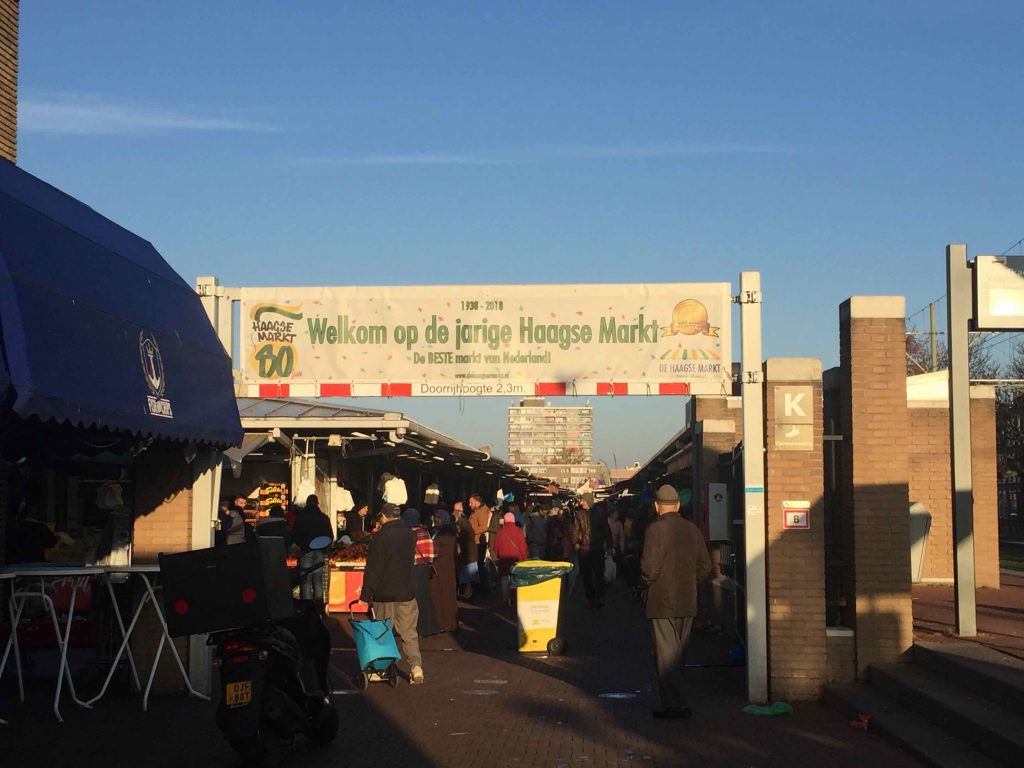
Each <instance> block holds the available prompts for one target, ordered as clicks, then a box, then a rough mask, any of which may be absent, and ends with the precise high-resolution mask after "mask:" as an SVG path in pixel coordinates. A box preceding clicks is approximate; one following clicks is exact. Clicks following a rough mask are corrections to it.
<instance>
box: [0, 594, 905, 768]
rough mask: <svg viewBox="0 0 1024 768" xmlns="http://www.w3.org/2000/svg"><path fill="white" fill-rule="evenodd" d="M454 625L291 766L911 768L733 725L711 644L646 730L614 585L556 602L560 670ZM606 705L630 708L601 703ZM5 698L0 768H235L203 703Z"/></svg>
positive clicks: (789, 730) (350, 660)
mask: <svg viewBox="0 0 1024 768" xmlns="http://www.w3.org/2000/svg"><path fill="white" fill-rule="evenodd" d="M581 591H582V588H580V592H581ZM460 613H461V619H462V621H463V626H462V627H461V628H460V630H459V631H458V632H457V633H454V634H453V635H450V636H449V635H440V636H436V637H431V638H426V639H424V640H423V652H424V668H425V672H426V684H425V685H423V686H410V685H408V684H406V683H405V682H402V683H401V684H400V685H399V687H398V688H397V689H392V688H390V687H388V686H387V685H384V684H383V683H372V684H371V685H370V688H369V690H367V691H366V692H355V691H351V692H349V693H346V694H342V695H339V696H338V697H337V706H338V708H339V712H340V713H341V715H342V718H343V725H342V730H341V734H340V736H339V738H338V740H337V741H336V742H335V743H334V744H333V745H331V746H330V747H327V748H323V749H316V748H313V747H312V746H310V745H309V744H307V743H306V742H304V741H302V740H301V739H300V740H299V741H298V742H297V744H296V746H295V747H294V748H293V749H292V751H291V753H290V755H289V759H288V762H287V765H290V766H310V768H316V767H318V766H324V767H325V768H326V767H327V766H352V768H358V767H360V766H367V768H369V767H372V768H379V767H380V766H410V767H412V766H458V768H477V767H478V766H479V767H480V768H505V767H510V768H512V767H514V768H524V767H526V766H544V767H545V768H577V767H579V768H601V767H603V766H635V765H641V766H740V767H742V768H748V767H749V766H822V765H829V766H864V765H872V766H879V767H880V766H895V767H898V766H915V765H918V763H917V762H916V761H915V760H914V759H913V758H911V757H910V756H908V755H906V754H905V753H903V752H901V751H900V750H898V749H897V748H895V747H893V746H891V745H889V744H887V743H885V742H883V741H882V740H881V739H880V738H879V737H877V736H875V735H874V734H872V733H864V732H861V731H855V730H853V729H851V728H850V725H849V722H848V721H847V720H846V719H845V718H843V717H841V716H840V715H839V714H837V713H836V712H834V711H833V710H830V709H828V708H826V707H824V706H822V705H820V704H817V703H804V702H797V703H796V704H795V710H796V712H795V714H794V716H792V717H782V718H769V717H754V716H750V715H745V714H742V713H741V712H740V709H741V707H743V706H744V704H745V703H746V702H745V700H744V689H745V679H746V678H745V675H746V671H745V669H744V668H742V667H735V666H730V665H729V661H728V655H729V650H730V648H729V645H730V644H729V643H728V642H727V641H725V640H724V638H721V637H714V636H698V637H696V638H695V641H694V650H693V653H692V655H691V659H690V663H692V664H697V665H707V666H699V667H693V668H691V669H690V670H689V671H688V680H689V682H690V685H691V688H692V692H693V693H692V699H691V703H692V705H693V708H694V712H695V715H694V719H693V720H691V721H686V722H681V721H658V720H654V719H652V718H651V715H650V711H651V709H652V708H653V707H654V706H656V697H655V695H654V693H653V691H652V681H651V675H650V667H649V661H648V656H649V652H650V650H649V640H648V637H647V630H646V623H645V621H644V619H643V617H642V613H641V609H640V606H639V605H637V604H635V603H631V602H628V601H627V600H626V599H625V597H624V595H623V590H622V589H621V588H619V589H616V590H613V591H612V592H611V593H610V594H609V596H608V604H607V606H606V607H605V608H604V609H602V610H599V611H595V610H589V609H586V608H585V607H583V597H582V594H577V595H575V596H573V597H572V598H570V599H569V600H568V602H566V603H565V604H564V605H563V619H564V635H565V636H566V638H567V640H568V643H569V652H568V654H567V655H565V656H563V657H557V658H556V657H548V658H540V657H533V656H524V655H521V654H518V653H517V652H516V651H515V650H514V649H515V620H514V614H513V613H512V611H511V610H508V609H502V608H500V606H497V605H495V604H493V603H485V604H483V605H477V604H463V605H462V609H461V612H460ZM345 618H347V617H343V616H338V617H335V621H334V622H333V629H334V634H335V640H336V642H335V646H336V649H335V652H334V659H333V666H334V669H335V677H336V687H337V688H338V689H339V690H345V689H351V684H350V682H349V681H350V678H351V677H352V676H354V675H355V674H356V672H357V667H358V662H357V658H356V655H355V651H354V649H353V647H352V644H351V640H350V637H349V636H348V633H347V631H346V627H347V622H346V621H344V619H345ZM8 692H9V691H8ZM602 693H624V694H632V695H633V696H634V698H625V699H609V698H600V697H599V695H600V694H602ZM9 701H10V699H9V695H7V696H5V698H0V716H8V717H10V718H11V719H12V723H11V725H10V726H9V727H6V728H5V727H3V726H0V755H2V756H3V757H2V765H3V766H4V768H7V767H8V766H10V767H11V768H16V767H17V766H21V765H26V766H28V765H46V766H52V767H53V768H61V767H63V766H103V768H118V767H119V766H125V767H127V766H133V767H134V766H140V765H142V766H146V767H147V768H161V767H162V766H168V767H170V766H175V767H180V766H192V767H196V768H198V766H207V765H216V766H236V765H238V761H237V759H236V758H235V757H234V754H233V753H232V752H231V750H230V748H229V747H228V746H227V744H226V743H225V742H224V740H223V739H222V738H221V736H220V733H219V732H218V731H217V729H216V728H215V727H214V725H213V713H212V706H211V705H209V704H206V703H203V702H200V701H196V700H190V699H185V698H183V697H180V696H161V697H159V698H157V699H155V700H154V701H153V702H152V703H151V708H150V712H149V713H148V714H144V713H142V712H141V711H140V707H139V703H138V699H136V698H134V697H129V696H126V697H123V698H117V699H111V700H109V701H105V702H103V703H102V706H100V707H99V708H97V709H96V710H94V711H91V712H89V711H83V710H78V709H76V708H75V707H73V706H68V707H65V709H64V711H65V715H66V718H67V721H66V723H65V724H64V725H58V724H56V723H55V722H54V721H53V719H52V717H51V716H50V715H49V714H48V711H47V709H46V706H45V703H44V702H41V701H36V700H34V701H33V702H32V703H31V705H30V706H29V707H28V708H27V709H26V710H17V711H14V712H12V711H11V708H10V706H9Z"/></svg>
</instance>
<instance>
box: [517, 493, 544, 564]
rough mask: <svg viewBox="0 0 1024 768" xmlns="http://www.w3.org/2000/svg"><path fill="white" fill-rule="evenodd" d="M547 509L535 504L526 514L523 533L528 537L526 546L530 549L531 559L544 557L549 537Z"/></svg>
mask: <svg viewBox="0 0 1024 768" xmlns="http://www.w3.org/2000/svg"><path fill="white" fill-rule="evenodd" d="M546 513H547V510H546V509H544V508H543V507H541V506H540V505H539V504H534V505H533V506H532V507H531V508H530V511H529V513H528V514H527V515H526V525H525V526H524V530H523V533H524V535H525V537H526V547H527V549H528V550H529V555H530V559H531V560H540V559H542V558H543V557H544V545H545V544H546V543H547V538H548V520H547V517H546Z"/></svg>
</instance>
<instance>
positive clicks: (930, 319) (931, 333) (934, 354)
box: [928, 301, 939, 371]
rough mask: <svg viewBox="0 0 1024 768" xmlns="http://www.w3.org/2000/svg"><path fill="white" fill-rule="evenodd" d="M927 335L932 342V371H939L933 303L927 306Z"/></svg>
mask: <svg viewBox="0 0 1024 768" xmlns="http://www.w3.org/2000/svg"><path fill="white" fill-rule="evenodd" d="M928 329H929V330H928V335H929V336H931V342H932V370H933V371H937V370H939V345H938V342H937V341H936V339H935V337H936V336H938V333H937V331H936V330H935V302H934V301H933V302H932V303H931V304H929V305H928Z"/></svg>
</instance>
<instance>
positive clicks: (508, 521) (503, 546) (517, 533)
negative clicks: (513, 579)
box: [494, 512, 528, 605]
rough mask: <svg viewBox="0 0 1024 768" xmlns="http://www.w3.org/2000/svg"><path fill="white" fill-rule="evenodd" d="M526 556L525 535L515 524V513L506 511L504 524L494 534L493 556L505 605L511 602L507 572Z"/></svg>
mask: <svg viewBox="0 0 1024 768" xmlns="http://www.w3.org/2000/svg"><path fill="white" fill-rule="evenodd" d="M527 557H528V554H527V548H526V537H525V536H524V535H523V529H522V528H520V527H519V526H518V525H516V517H515V515H514V514H513V513H512V512H506V513H505V517H504V524H503V525H502V526H501V528H500V529H499V531H498V532H497V533H496V534H494V558H495V560H497V562H498V578H499V579H500V583H501V599H502V601H503V602H504V603H505V605H510V604H511V603H512V594H511V590H510V589H509V572H510V571H511V570H512V566H513V565H515V564H516V563H519V562H522V561H523V560H525V559H526V558H527Z"/></svg>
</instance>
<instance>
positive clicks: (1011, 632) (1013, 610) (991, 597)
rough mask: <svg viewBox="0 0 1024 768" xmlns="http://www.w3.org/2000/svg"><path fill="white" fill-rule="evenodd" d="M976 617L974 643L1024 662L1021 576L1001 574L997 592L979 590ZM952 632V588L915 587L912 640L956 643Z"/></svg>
mask: <svg viewBox="0 0 1024 768" xmlns="http://www.w3.org/2000/svg"><path fill="white" fill-rule="evenodd" d="M977 617H978V636H977V637H976V638H973V642H977V643H981V644H982V645H986V646H988V647H989V648H992V649H994V650H997V651H1001V652H1003V653H1008V654H1010V655H1011V656H1016V657H1017V658H1019V659H1024V573H1014V572H1012V571H1003V572H1002V573H1001V575H1000V588H999V589H990V588H982V589H978V590H977ZM955 629H956V613H955V609H954V603H953V587H951V586H949V587H946V586H924V585H914V635H915V637H917V638H918V639H921V640H929V641H932V642H934V641H946V640H957V641H959V640H960V639H961V638H957V637H954V635H953V633H954V631H955ZM964 639H967V638H964Z"/></svg>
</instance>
